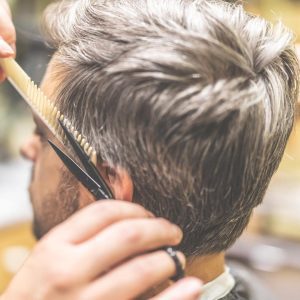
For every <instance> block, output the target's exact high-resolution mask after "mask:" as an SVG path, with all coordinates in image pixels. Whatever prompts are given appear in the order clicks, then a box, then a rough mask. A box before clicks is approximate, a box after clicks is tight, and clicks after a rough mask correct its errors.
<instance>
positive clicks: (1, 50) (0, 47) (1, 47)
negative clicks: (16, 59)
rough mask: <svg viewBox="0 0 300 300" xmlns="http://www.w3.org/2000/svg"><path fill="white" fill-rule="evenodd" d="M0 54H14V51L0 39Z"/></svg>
mask: <svg viewBox="0 0 300 300" xmlns="http://www.w3.org/2000/svg"><path fill="white" fill-rule="evenodd" d="M0 54H2V55H13V54H14V50H13V49H12V48H11V47H10V46H9V45H8V44H7V43H6V42H5V41H4V40H3V39H0Z"/></svg>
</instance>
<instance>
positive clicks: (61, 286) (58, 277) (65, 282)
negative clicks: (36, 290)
mask: <svg viewBox="0 0 300 300" xmlns="http://www.w3.org/2000/svg"><path fill="white" fill-rule="evenodd" d="M47 281H48V285H49V286H50V287H51V288H53V289H54V290H56V291H60V292H62V291H66V290H68V289H69V288H70V287H71V286H72V285H73V275H72V274H71V272H69V271H68V270H65V269H62V268H55V269H52V270H51V271H49V273H48V280H47Z"/></svg>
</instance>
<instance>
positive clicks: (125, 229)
mask: <svg viewBox="0 0 300 300" xmlns="http://www.w3.org/2000/svg"><path fill="white" fill-rule="evenodd" d="M120 235H121V238H122V240H123V242H125V243H127V244H132V243H136V244H137V243H139V242H140V241H141V240H142V237H143V235H142V232H141V230H140V229H139V228H135V227H132V226H129V225H124V226H122V227H121V226H120Z"/></svg>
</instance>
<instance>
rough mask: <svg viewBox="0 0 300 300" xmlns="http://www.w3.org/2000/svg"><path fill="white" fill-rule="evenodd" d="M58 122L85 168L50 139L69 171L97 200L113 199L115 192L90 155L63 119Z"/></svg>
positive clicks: (51, 144)
mask: <svg viewBox="0 0 300 300" xmlns="http://www.w3.org/2000/svg"><path fill="white" fill-rule="evenodd" d="M58 122H59V125H60V126H61V128H62V129H63V131H64V133H65V135H66V138H67V140H68V141H69V143H70V145H71V147H72V148H73V150H74V153H75V154H76V156H77V157H78V159H79V160H80V162H81V164H82V166H83V167H84V168H85V170H83V169H82V167H80V166H79V165H78V164H77V163H76V162H75V161H74V160H73V159H72V158H71V157H70V156H68V155H67V154H66V153H65V152H63V151H62V150H61V149H60V148H59V147H58V146H56V145H55V144H54V143H53V142H52V141H50V140H48V143H49V144H50V146H51V147H52V148H53V150H54V151H55V152H56V154H57V155H58V156H59V158H60V159H61V160H62V162H63V163H64V165H65V166H66V167H67V168H68V169H69V171H70V172H71V173H72V174H73V175H74V176H75V177H76V178H77V180H78V181H79V182H81V183H82V184H83V185H84V186H85V187H86V188H87V189H88V191H90V193H91V194H92V195H93V196H94V197H95V198H96V200H100V199H113V198H114V196H113V193H112V192H111V190H110V188H109V187H108V185H107V184H106V182H105V180H104V179H103V177H102V176H101V174H100V173H99V171H98V170H97V168H96V167H95V165H94V164H93V163H92V162H91V161H90V157H89V156H88V155H87V154H86V153H85V151H84V150H83V149H82V147H81V146H80V144H79V143H78V142H77V140H76V139H75V137H74V136H73V134H72V133H71V132H70V131H69V130H68V128H67V126H66V125H65V124H64V123H63V122H62V121H61V120H58Z"/></svg>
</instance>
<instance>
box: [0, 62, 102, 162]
mask: <svg viewBox="0 0 300 300" xmlns="http://www.w3.org/2000/svg"><path fill="white" fill-rule="evenodd" d="M0 66H1V68H2V69H3V70H4V72H5V74H6V75H7V77H8V80H9V81H10V82H11V84H12V85H13V86H14V87H15V88H16V90H17V91H18V92H19V93H20V95H21V96H22V97H23V98H24V99H25V101H26V102H27V103H28V104H29V106H30V107H31V108H32V110H33V111H34V112H35V113H36V114H37V115H38V116H39V117H40V118H41V120H42V121H43V122H44V123H45V125H46V126H47V127H48V128H49V129H50V131H51V132H52V133H53V134H54V135H55V136H56V137H57V138H58V139H59V140H60V141H61V142H63V143H64V142H65V141H66V137H65V134H64V132H63V129H62V128H61V126H60V125H59V123H58V120H60V121H62V122H63V123H64V124H67V128H68V130H69V131H70V132H71V133H72V134H73V135H74V136H75V138H76V140H78V141H79V143H80V145H81V147H82V149H83V150H84V151H85V153H86V154H87V155H88V156H89V157H90V160H91V161H92V162H93V163H94V164H95V165H96V164H97V159H96V158H97V156H96V154H95V153H96V152H95V150H94V149H93V148H92V147H91V146H90V144H89V143H88V142H87V140H86V139H85V138H83V136H82V135H81V134H79V133H78V132H77V131H75V128H74V127H73V126H72V124H71V123H70V122H69V121H68V120H67V118H65V116H64V115H63V114H61V112H60V111H59V110H58V109H57V107H56V106H55V105H54V104H53V103H52V102H51V101H50V100H49V99H48V98H47V97H46V96H45V94H44V93H43V92H42V91H41V89H40V88H39V87H38V86H37V85H36V84H35V83H34V82H33V81H32V80H31V79H30V77H29V76H28V75H27V74H26V73H25V72H24V70H23V69H22V68H21V67H20V66H19V65H18V64H17V63H16V61H15V60H14V59H12V58H4V59H2V58H0Z"/></svg>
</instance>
